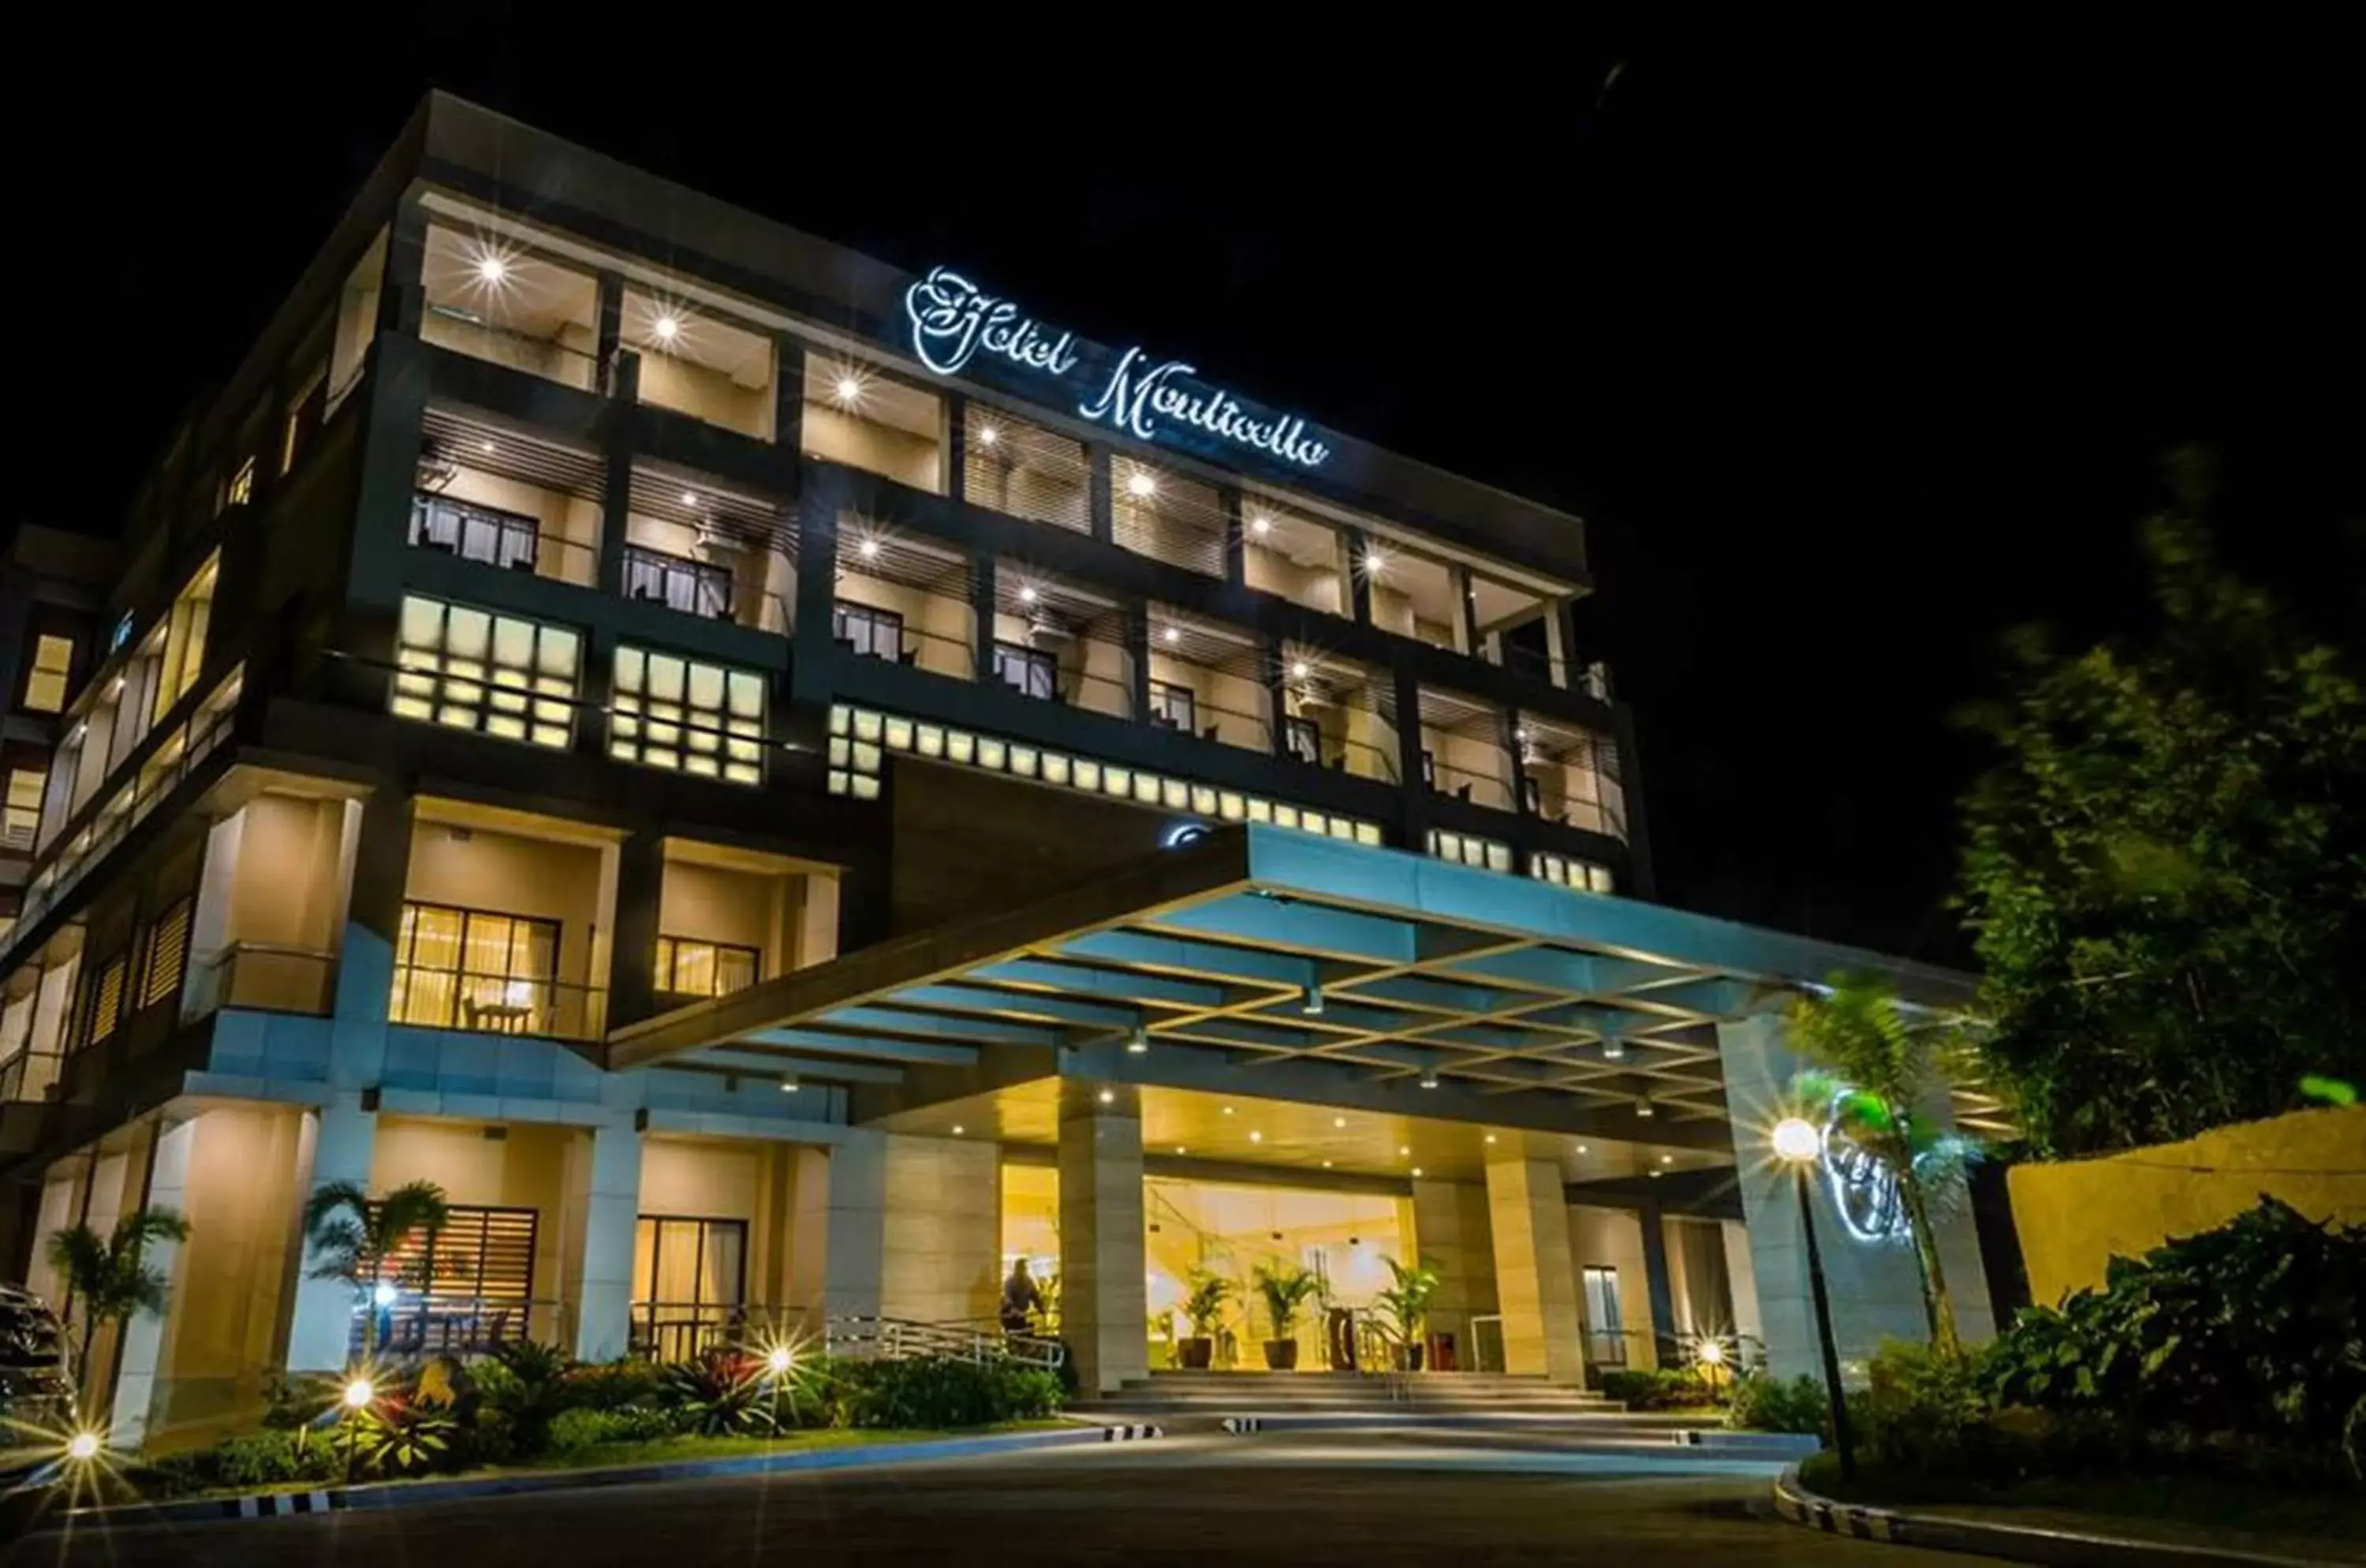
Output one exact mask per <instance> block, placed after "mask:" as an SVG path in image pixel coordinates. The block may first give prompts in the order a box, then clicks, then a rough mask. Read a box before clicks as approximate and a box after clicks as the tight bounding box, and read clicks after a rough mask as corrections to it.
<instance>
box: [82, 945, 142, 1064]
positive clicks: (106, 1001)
mask: <svg viewBox="0 0 2366 1568" xmlns="http://www.w3.org/2000/svg"><path fill="white" fill-rule="evenodd" d="M130 968H131V964H130V960H129V959H128V958H127V957H126V956H125V955H124V954H122V953H117V954H116V955H115V956H114V957H113V958H110V959H108V960H107V964H106V965H105V966H104V967H103V968H101V969H100V970H99V972H98V975H97V977H96V979H94V980H93V981H92V982H91V987H90V1032H89V1035H88V1037H87V1038H88V1040H89V1043H91V1044H93V1045H96V1044H98V1043H100V1042H102V1041H105V1040H107V1039H110V1038H112V1037H113V1035H114V1033H115V1028H116V1025H118V1024H119V1023H121V1022H122V1021H123V990H124V984H125V980H126V977H127V976H129V974H130Z"/></svg>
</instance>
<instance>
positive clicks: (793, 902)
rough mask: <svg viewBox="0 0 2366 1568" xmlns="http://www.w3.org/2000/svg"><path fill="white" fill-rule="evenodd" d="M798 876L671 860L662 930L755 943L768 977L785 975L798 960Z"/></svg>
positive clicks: (662, 901) (662, 900)
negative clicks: (758, 872) (728, 868)
mask: <svg viewBox="0 0 2366 1568" xmlns="http://www.w3.org/2000/svg"><path fill="white" fill-rule="evenodd" d="M797 881H798V879H796V878H794V877H790V876H785V875H783V876H763V875H760V874H757V873H755V872H749V871H732V870H727V869H726V868H724V867H722V866H713V865H699V864H695V863H691V862H687V861H680V860H668V861H667V862H666V867H665V883H664V888H663V891H662V892H661V893H660V894H659V899H658V933H659V935H660V936H674V937H692V938H695V939H697V940H699V941H702V942H727V943H729V944H731V945H733V946H736V947H752V948H754V949H756V950H757V951H758V952H759V953H762V954H763V955H764V975H765V976H767V977H769V976H774V975H780V974H784V973H786V972H787V971H788V970H789V969H790V968H792V967H793V966H794V964H795V959H796V936H795V927H794V924H792V923H791V922H792V921H793V919H794V916H795V914H796V911H797Z"/></svg>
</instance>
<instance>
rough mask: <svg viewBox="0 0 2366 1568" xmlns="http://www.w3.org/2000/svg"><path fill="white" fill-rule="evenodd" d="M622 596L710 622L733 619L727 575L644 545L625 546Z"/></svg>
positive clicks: (704, 563) (730, 582)
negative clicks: (623, 592) (646, 601)
mask: <svg viewBox="0 0 2366 1568" xmlns="http://www.w3.org/2000/svg"><path fill="white" fill-rule="evenodd" d="M624 585H625V598H627V599H642V600H648V601H651V602H653V603H656V604H663V605H665V606H666V607H667V608H668V609H670V610H680V611H682V612H683V613H684V614H686V615H697V616H700V617H702V618H704V619H705V620H710V621H727V620H730V619H732V618H733V616H732V613H731V611H732V581H731V574H730V572H728V571H727V570H724V569H723V568H721V567H719V566H710V565H709V564H707V563H706V562H705V561H702V560H693V559H691V558H689V557H688V556H677V555H669V554H667V553H666V552H665V551H663V550H653V549H651V548H649V547H648V546H647V545H626V546H625V580H624Z"/></svg>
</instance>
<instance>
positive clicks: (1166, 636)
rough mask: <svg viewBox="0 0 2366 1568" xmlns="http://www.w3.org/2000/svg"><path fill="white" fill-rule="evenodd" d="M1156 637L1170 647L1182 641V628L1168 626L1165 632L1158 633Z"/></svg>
mask: <svg viewBox="0 0 2366 1568" xmlns="http://www.w3.org/2000/svg"><path fill="white" fill-rule="evenodd" d="M1158 636H1159V637H1160V639H1161V640H1162V641H1165V642H1166V643H1167V644H1169V645H1170V646H1171V645H1173V644H1175V643H1178V642H1181V641H1182V640H1183V628H1182V627H1180V626H1169V627H1167V628H1166V630H1165V631H1163V632H1161V633H1159V634H1158Z"/></svg>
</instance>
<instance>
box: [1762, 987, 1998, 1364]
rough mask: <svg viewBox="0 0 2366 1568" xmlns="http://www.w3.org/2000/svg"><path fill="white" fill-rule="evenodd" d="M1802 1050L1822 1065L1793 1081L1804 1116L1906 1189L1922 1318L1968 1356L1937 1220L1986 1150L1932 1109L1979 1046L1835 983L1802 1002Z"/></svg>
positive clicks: (1936, 1342)
mask: <svg viewBox="0 0 2366 1568" xmlns="http://www.w3.org/2000/svg"><path fill="white" fill-rule="evenodd" d="M1790 1025H1791V1027H1790V1043H1791V1045H1792V1047H1793V1049H1795V1050H1797V1052H1799V1054H1800V1055H1805V1056H1807V1057H1808V1058H1810V1059H1811V1060H1813V1061H1815V1062H1816V1063H1817V1064H1819V1066H1820V1068H1821V1069H1822V1070H1820V1071H1809V1072H1804V1073H1801V1074H1800V1075H1798V1077H1796V1078H1795V1079H1793V1080H1792V1085H1791V1091H1792V1095H1793V1097H1794V1098H1795V1099H1796V1100H1797V1101H1798V1109H1799V1111H1801V1112H1802V1113H1804V1114H1806V1115H1807V1116H1808V1118H1809V1119H1810V1120H1821V1119H1822V1118H1824V1117H1826V1116H1829V1117H1831V1121H1832V1124H1833V1126H1834V1128H1835V1130H1837V1131H1838V1132H1840V1133H1842V1134H1844V1135H1845V1136H1846V1137H1847V1138H1848V1140H1849V1141H1850V1142H1851V1143H1852V1144H1853V1145H1855V1146H1856V1147H1857V1148H1858V1149H1859V1150H1861V1151H1863V1153H1864V1154H1865V1156H1866V1157H1867V1158H1869V1159H1871V1160H1872V1161H1874V1162H1875V1163H1876V1165H1878V1166H1879V1167H1880V1168H1881V1169H1882V1170H1883V1171H1885V1172H1886V1173H1887V1175H1888V1177H1889V1179H1891V1180H1893V1181H1895V1182H1896V1183H1897V1186H1898V1203H1899V1206H1900V1207H1901V1208H1902V1209H1903V1210H1904V1212H1905V1216H1906V1222H1907V1227H1908V1229H1909V1230H1910V1232H1911V1233H1912V1239H1913V1242H1914V1257H1915V1261H1916V1262H1917V1263H1918V1264H1919V1265H1920V1266H1921V1275H1922V1311H1923V1314H1924V1316H1925V1317H1926V1318H1927V1319H1928V1321H1929V1323H1930V1327H1931V1344H1932V1348H1933V1349H1935V1350H1937V1351H1938V1352H1939V1353H1940V1354H1942V1355H1944V1356H1948V1357H1955V1356H1959V1355H1961V1354H1962V1352H1963V1341H1962V1338H1961V1337H1959V1336H1958V1334H1957V1333H1956V1329H1955V1300H1954V1298H1953V1297H1952V1296H1950V1295H1949V1294H1948V1292H1947V1273H1946V1269H1945V1267H1944V1265H1943V1264H1942V1263H1941V1261H1940V1259H1939V1238H1938V1235H1937V1234H1936V1233H1935V1232H1934V1231H1933V1230H1932V1224H1931V1220H1932V1213H1934V1212H1936V1211H1941V1210H1944V1208H1947V1207H1949V1206H1952V1205H1953V1204H1955V1203H1956V1202H1958V1201H1961V1199H1962V1197H1963V1195H1964V1192H1965V1190H1966V1186H1965V1178H1966V1172H1967V1171H1968V1169H1969V1168H1970V1167H1971V1164H1972V1162H1973V1161H1974V1160H1976V1159H1977V1158H1978V1157H1979V1155H1980V1145H1979V1144H1978V1142H1977V1140H1976V1139H1973V1138H1969V1137H1966V1136H1964V1135H1963V1134H1958V1133H1955V1132H1952V1131H1949V1130H1948V1129H1946V1128H1945V1127H1943V1126H1942V1125H1941V1124H1940V1123H1939V1122H1934V1121H1933V1120H1932V1118H1931V1117H1930V1115H1929V1114H1928V1113H1927V1112H1926V1111H1924V1109H1923V1108H1924V1107H1925V1106H1927V1105H1930V1104H1932V1103H1933V1102H1935V1101H1938V1100H1941V1099H1942V1098H1943V1097H1944V1095H1945V1094H1946V1093H1947V1091H1948V1089H1949V1088H1950V1086H1951V1084H1952V1083H1954V1082H1955V1081H1956V1080H1957V1079H1959V1078H1963V1077H1968V1076H1969V1071H1970V1046H1969V1042H1968V1041H1967V1040H1966V1038H1965V1037H1964V1035H1963V1034H1962V1032H1960V1031H1959V1030H1957V1029H1955V1027H1953V1026H1952V1025H1950V1026H1946V1027H1944V1028H1941V1029H1935V1030H1933V1029H1925V1030H1923V1031H1921V1032H1918V1031H1917V1030H1916V1029H1915V1027H1914V1026H1913V1025H1912V1024H1910V1022H1909V1021H1908V1019H1907V1016H1906V1013H1905V1011H1904V1010H1903V1009H1901V1008H1900V1007H1899V1005H1898V998H1897V997H1896V995H1895V994H1893V993H1892V992H1891V991H1890V989H1889V988H1888V987H1887V986H1885V985H1883V984H1881V983H1880V982H1879V981H1876V980H1862V979H1854V978H1851V977H1847V976H1835V977H1834V978H1833V980H1832V982H1831V986H1830V987H1829V988H1827V989H1826V990H1824V991H1823V992H1821V993H1820V994H1816V995H1809V996H1805V997H1801V998H1799V999H1798V1000H1797V1002H1796V1003H1794V1004H1793V1006H1792V1009H1791V1016H1790Z"/></svg>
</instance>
